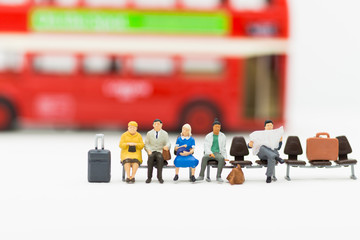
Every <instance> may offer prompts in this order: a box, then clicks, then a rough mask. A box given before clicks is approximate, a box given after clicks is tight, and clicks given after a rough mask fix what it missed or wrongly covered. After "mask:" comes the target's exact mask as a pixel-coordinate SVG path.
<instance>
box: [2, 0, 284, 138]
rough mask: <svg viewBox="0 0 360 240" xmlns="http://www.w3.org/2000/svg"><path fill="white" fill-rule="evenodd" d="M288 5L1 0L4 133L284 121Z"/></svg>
mask: <svg viewBox="0 0 360 240" xmlns="http://www.w3.org/2000/svg"><path fill="white" fill-rule="evenodd" d="M287 14H288V12H287V5H286V1H285V0H252V1H249V0H237V1H236V0H234V1H220V0H219V1H217V0H210V1H209V0H207V1H205V0H203V1H190V0H154V1H140V0H131V1H129V0H122V1H110V0H106V1H96V0H52V1H48V0H28V1H26V0H16V1H7V0H0V22H1V23H0V31H1V34H0V41H1V42H2V45H0V128H1V129H9V128H12V127H13V126H14V124H15V123H16V122H19V123H20V124H22V125H38V124H41V126H43V125H52V126H74V127H95V126H100V127H122V126H126V123H127V122H128V121H129V120H136V121H137V122H138V123H139V124H140V126H141V127H142V128H143V127H144V128H149V127H151V125H152V121H153V119H155V118H160V119H162V120H163V122H164V123H165V124H166V128H167V129H169V130H177V129H178V128H179V126H181V125H182V124H184V123H185V122H187V123H189V124H190V125H192V127H193V129H194V132H198V133H204V132H207V131H209V129H211V123H212V122H213V120H214V118H215V117H217V118H219V119H220V120H221V121H222V124H223V126H224V128H225V129H226V130H252V129H256V128H260V127H262V124H263V121H264V119H267V118H271V119H273V120H275V121H277V122H279V123H283V122H284V106H285V84H286V56H287V53H286V52H287V39H288V16H287Z"/></svg>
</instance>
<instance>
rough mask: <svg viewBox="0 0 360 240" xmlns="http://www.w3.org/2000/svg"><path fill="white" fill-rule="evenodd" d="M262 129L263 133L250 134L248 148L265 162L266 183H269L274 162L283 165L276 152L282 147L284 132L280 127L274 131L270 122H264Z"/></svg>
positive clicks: (273, 169)
mask: <svg viewBox="0 0 360 240" xmlns="http://www.w3.org/2000/svg"><path fill="white" fill-rule="evenodd" d="M264 128H265V130H264V131H255V132H253V133H251V134H250V142H249V144H248V147H249V148H252V149H253V154H254V155H257V156H258V157H259V158H260V159H261V160H266V161H267V170H266V182H267V183H271V177H272V176H273V174H274V171H275V164H276V161H278V162H280V163H281V164H282V163H284V160H283V159H282V158H280V155H279V152H278V150H280V148H281V145H282V135H283V132H284V130H283V128H282V127H280V128H278V129H275V130H274V124H273V122H272V121H271V120H266V121H265V123H264Z"/></svg>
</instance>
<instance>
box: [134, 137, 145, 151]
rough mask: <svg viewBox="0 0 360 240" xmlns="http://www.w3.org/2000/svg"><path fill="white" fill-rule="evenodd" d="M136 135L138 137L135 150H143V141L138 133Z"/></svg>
mask: <svg viewBox="0 0 360 240" xmlns="http://www.w3.org/2000/svg"><path fill="white" fill-rule="evenodd" d="M138 134H139V137H138V142H137V143H136V148H137V149H138V150H141V149H143V148H144V146H145V144H144V141H143V139H142V137H141V135H140V133H138Z"/></svg>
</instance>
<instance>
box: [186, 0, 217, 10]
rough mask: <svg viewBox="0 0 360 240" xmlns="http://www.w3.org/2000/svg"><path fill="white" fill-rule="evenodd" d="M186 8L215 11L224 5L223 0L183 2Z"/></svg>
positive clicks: (187, 0) (191, 0)
mask: <svg viewBox="0 0 360 240" xmlns="http://www.w3.org/2000/svg"><path fill="white" fill-rule="evenodd" d="M182 2H183V4H184V7H185V8H194V9H214V8H218V7H220V6H221V4H222V2H223V1H222V0H196V1H194V0H182Z"/></svg>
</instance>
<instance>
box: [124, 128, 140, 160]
mask: <svg viewBox="0 0 360 240" xmlns="http://www.w3.org/2000/svg"><path fill="white" fill-rule="evenodd" d="M127 143H136V152H129V146H128V145H127ZM119 147H120V148H121V156H120V158H121V161H123V160H124V159H127V158H133V159H138V160H139V161H140V163H142V156H141V150H142V149H143V148H144V142H143V139H142V137H141V135H140V133H138V132H137V133H135V134H134V135H131V134H130V133H129V132H128V131H126V132H125V133H123V135H121V139H120V144H119Z"/></svg>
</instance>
